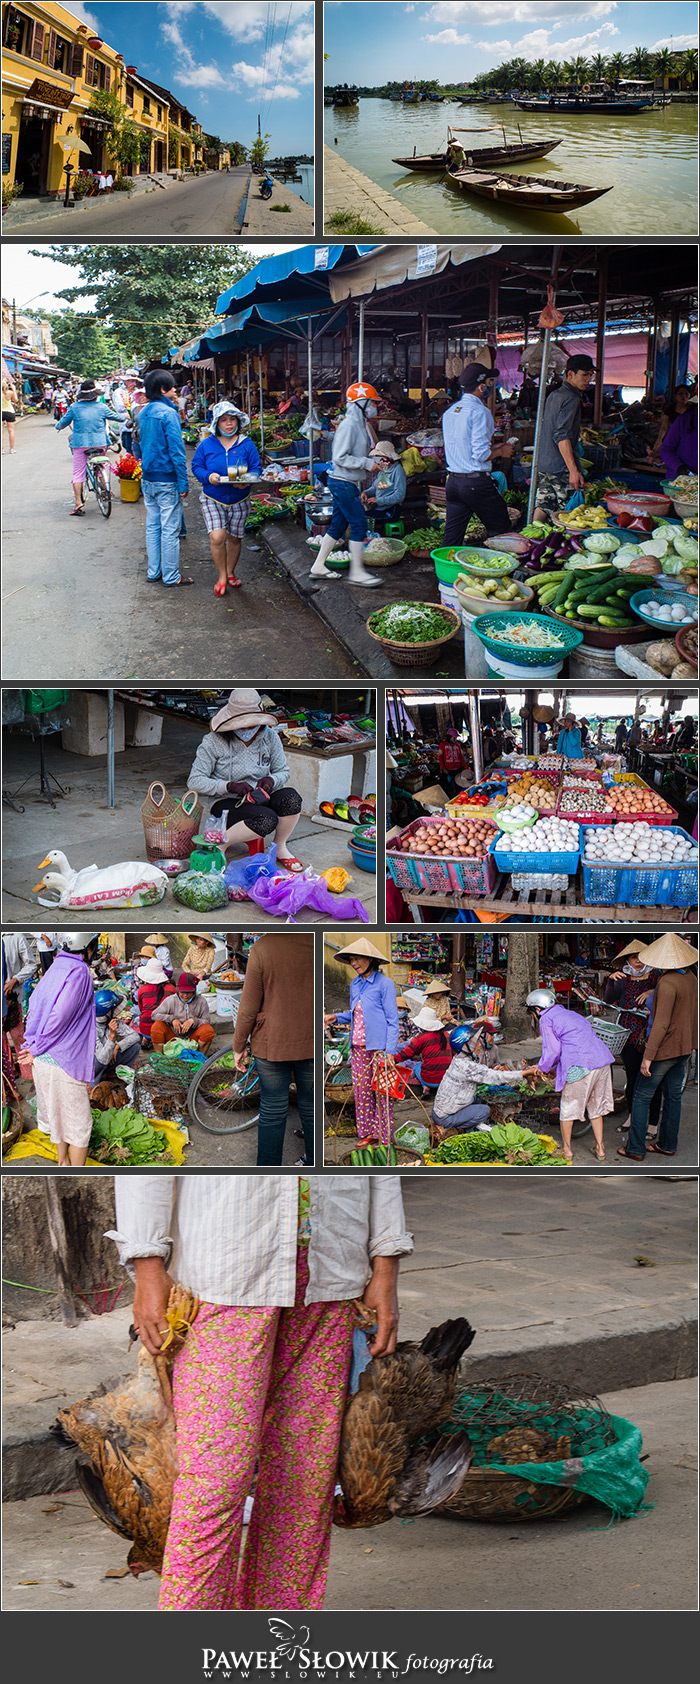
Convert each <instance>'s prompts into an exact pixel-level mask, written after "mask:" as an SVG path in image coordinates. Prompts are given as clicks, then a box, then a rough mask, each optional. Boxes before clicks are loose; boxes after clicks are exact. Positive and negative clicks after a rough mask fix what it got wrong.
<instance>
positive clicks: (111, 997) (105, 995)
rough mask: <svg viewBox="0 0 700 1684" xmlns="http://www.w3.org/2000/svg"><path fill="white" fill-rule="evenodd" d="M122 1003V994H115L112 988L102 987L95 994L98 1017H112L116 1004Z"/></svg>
mask: <svg viewBox="0 0 700 1684" xmlns="http://www.w3.org/2000/svg"><path fill="white" fill-rule="evenodd" d="M121 1003H122V996H121V995H120V994H114V993H113V992H112V989H111V988H101V989H100V990H99V992H98V993H97V994H96V995H95V1011H96V1012H97V1016H98V1017H111V1016H112V1014H113V1012H114V1008H115V1006H118V1005H120V1004H121Z"/></svg>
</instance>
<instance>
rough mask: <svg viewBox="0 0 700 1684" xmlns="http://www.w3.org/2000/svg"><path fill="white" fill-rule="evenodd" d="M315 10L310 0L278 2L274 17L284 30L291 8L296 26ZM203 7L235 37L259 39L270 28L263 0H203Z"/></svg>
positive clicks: (243, 39)
mask: <svg viewBox="0 0 700 1684" xmlns="http://www.w3.org/2000/svg"><path fill="white" fill-rule="evenodd" d="M180 7H181V0H178V10H180ZM312 10H313V8H312V6H311V4H310V3H307V0H292V3H291V5H286V6H279V7H278V8H277V17H276V20H275V22H276V28H277V30H279V31H282V30H283V28H284V24H285V21H286V18H287V14H288V12H291V24H292V27H294V28H295V27H296V26H297V24H298V23H300V21H301V19H302V18H303V16H304V15H305V14H306V13H308V12H311V11H312ZM204 11H205V12H209V13H210V14H211V16H212V17H215V18H216V20H217V23H220V24H221V26H222V28H223V29H225V30H226V33H227V34H228V35H233V37H234V40H236V41H259V40H260V39H261V37H262V36H264V35H265V33H266V31H267V28H268V21H269V14H270V7H269V6H268V5H267V4H265V3H263V0H204Z"/></svg>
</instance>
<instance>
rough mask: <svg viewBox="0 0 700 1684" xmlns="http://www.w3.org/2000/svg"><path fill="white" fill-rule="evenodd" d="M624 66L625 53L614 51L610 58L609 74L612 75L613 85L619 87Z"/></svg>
mask: <svg viewBox="0 0 700 1684" xmlns="http://www.w3.org/2000/svg"><path fill="white" fill-rule="evenodd" d="M624 68H625V57H624V53H613V55H612V58H609V59H608V76H609V77H610V81H611V82H612V84H613V87H615V88H616V87H617V84H618V82H619V80H620V77H621V75H622V72H623V70H624Z"/></svg>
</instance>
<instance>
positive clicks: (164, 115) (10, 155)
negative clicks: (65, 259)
mask: <svg viewBox="0 0 700 1684" xmlns="http://www.w3.org/2000/svg"><path fill="white" fill-rule="evenodd" d="M97 89H99V90H102V91H103V92H105V93H111V94H115V95H116V96H117V98H118V99H119V101H120V104H121V105H122V106H123V108H124V114H125V116H128V117H129V118H130V119H131V121H132V122H133V123H134V124H135V126H136V128H137V129H138V130H139V132H140V134H141V136H142V143H141V152H140V156H139V157H138V158H137V159H136V160H134V161H133V162H131V163H129V164H127V165H126V166H125V173H126V174H128V175H138V174H150V173H151V172H153V173H158V172H161V171H165V170H167V169H168V167H169V160H168V150H169V128H170V124H171V121H173V120H174V127H173V132H174V134H175V136H176V137H177V138H176V147H175V150H176V158H175V161H174V164H173V163H171V164H170V167H171V168H173V167H175V168H181V167H185V165H186V164H187V163H191V162H192V161H193V155H194V143H193V139H192V134H191V130H192V127H193V125H195V121H196V120H195V119H194V118H193V117H192V114H191V112H188V111H186V110H185V108H184V107H183V106H181V105H179V104H178V102H177V101H176V100H175V99H174V97H173V96H172V95H171V94H169V93H168V91H167V89H165V88H160V87H158V85H157V84H156V83H152V82H150V81H149V80H147V79H146V78H145V77H141V76H139V75H138V72H137V66H136V65H131V64H129V65H127V64H125V62H124V55H123V54H122V53H119V52H117V51H116V48H114V47H110V46H109V45H108V44H107V43H106V42H104V41H101V40H100V39H99V38H98V37H97V36H94V35H93V34H92V32H91V30H90V29H89V28H88V26H87V25H86V24H83V23H79V21H78V19H77V18H76V17H74V15H73V14H72V13H71V12H69V11H67V10H66V8H65V7H64V6H61V5H57V4H53V3H51V0H48V3H47V4H45V5H41V4H37V3H35V0H26V3H25V0H21V3H20V4H17V5H15V4H9V5H4V6H3V20H2V171H3V180H4V181H5V182H7V181H8V180H9V181H10V182H11V183H14V182H17V183H20V182H21V183H22V185H23V188H24V197H25V198H27V197H29V196H31V195H32V194H38V195H39V196H40V197H42V198H43V197H48V198H55V197H57V196H58V195H59V194H61V193H62V192H63V190H64V189H65V185H66V178H65V174H64V171H65V166H66V163H70V164H71V165H72V166H73V167H74V168H75V167H77V166H79V167H82V168H84V169H89V170H93V171H96V172H97V171H102V170H104V171H109V170H111V171H112V173H114V160H113V158H112V157H111V156H110V151H109V137H108V130H109V124H108V123H107V122H106V121H105V119H104V117H102V116H100V114H99V112H97V111H95V110H91V107H92V106H93V95H94V91H95V90H97ZM200 132H201V131H200ZM72 136H78V137H79V138H80V139H81V140H82V141H83V142H84V143H85V144H86V145H87V146H88V148H89V151H88V152H85V151H81V152H80V153H78V152H76V151H75V150H71V148H70V144H69V142H70V139H71V137H72Z"/></svg>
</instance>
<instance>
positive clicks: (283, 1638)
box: [267, 1619, 311, 1661]
mask: <svg viewBox="0 0 700 1684" xmlns="http://www.w3.org/2000/svg"><path fill="white" fill-rule="evenodd" d="M267 1623H268V1625H269V1627H270V1631H271V1632H272V1635H273V1637H276V1638H278V1639H279V1641H278V1643H277V1646H276V1650H275V1653H276V1654H278V1655H285V1656H286V1658H287V1660H288V1661H293V1660H294V1656H295V1655H296V1654H298V1653H299V1650H300V1649H303V1647H304V1644H305V1643H308V1641H309V1636H310V1633H311V1627H310V1626H302V1627H301V1629H300V1631H299V1636H298V1637H297V1634H296V1632H295V1630H294V1627H293V1626H290V1624H289V1622H288V1620H280V1619H274V1620H268V1622H267Z"/></svg>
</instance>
